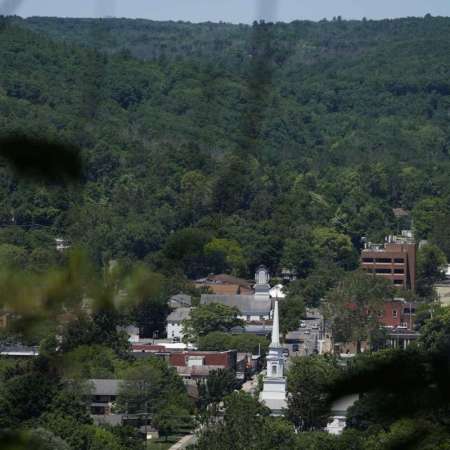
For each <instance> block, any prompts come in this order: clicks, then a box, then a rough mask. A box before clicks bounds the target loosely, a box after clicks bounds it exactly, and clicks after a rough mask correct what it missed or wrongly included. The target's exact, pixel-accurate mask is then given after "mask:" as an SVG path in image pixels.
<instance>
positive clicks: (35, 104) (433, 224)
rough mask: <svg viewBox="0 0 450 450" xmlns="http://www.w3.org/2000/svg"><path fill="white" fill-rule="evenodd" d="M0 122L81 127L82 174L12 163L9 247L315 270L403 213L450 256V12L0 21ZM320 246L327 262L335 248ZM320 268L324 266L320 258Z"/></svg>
mask: <svg viewBox="0 0 450 450" xmlns="http://www.w3.org/2000/svg"><path fill="white" fill-rule="evenodd" d="M0 32H1V37H2V38H1V40H0V73H1V76H0V111H1V115H0V134H1V135H2V136H8V135H11V134H13V133H22V134H25V135H26V136H31V137H35V138H36V137H38V138H47V139H50V140H52V141H55V142H63V143H70V144H72V145H75V146H76V147H77V148H79V149H80V150H81V154H82V158H83V162H84V171H83V177H82V180H81V181H80V183H78V184H76V185H69V186H66V185H61V184H59V183H53V184H48V183H47V184H42V183H41V184H39V183H36V182H34V181H33V180H27V181H18V178H17V177H16V176H15V175H14V174H13V173H12V172H11V171H10V169H9V168H8V167H7V166H6V165H5V164H3V165H2V167H1V172H2V173H1V175H2V176H1V181H0V183H1V188H0V196H1V197H0V198H1V211H0V225H1V229H0V241H1V243H2V244H3V245H1V246H0V257H2V258H3V259H4V260H8V261H15V262H17V263H18V264H21V265H23V266H25V267H27V266H28V267H33V268H37V267H43V268H44V267H45V266H46V265H48V264H52V263H54V262H55V261H57V258H58V256H57V254H56V252H55V250H54V238H56V237H62V238H65V239H68V240H70V242H72V243H74V244H81V245H84V246H85V247H86V248H87V249H89V251H90V252H91V254H92V257H93V258H94V260H95V261H96V262H97V263H98V264H99V265H101V264H105V263H106V262H107V261H108V260H110V259H123V260H125V261H133V260H145V261H146V262H147V263H148V264H150V265H151V266H153V267H154V268H156V269H157V270H159V271H162V272H166V273H167V272H168V273H173V272H174V271H177V270H178V271H179V272H180V273H184V274H185V275H187V276H189V277H197V276H201V275H205V274H207V273H209V272H212V271H229V272H234V273H237V274H240V275H244V276H245V275H247V276H248V275H249V274H251V272H252V270H253V269H254V267H255V266H256V265H258V264H261V263H264V264H266V265H267V266H269V268H270V269H271V270H272V271H273V272H275V271H277V270H279V269H280V268H281V266H286V267H291V268H295V269H297V271H298V272H300V274H301V275H302V276H307V275H308V274H310V273H311V272H313V271H314V270H315V269H317V270H319V269H320V268H321V267H323V265H324V264H326V265H327V264H328V265H329V264H333V265H334V266H336V265H337V266H340V267H342V268H344V269H348V268H354V267H355V265H356V264H357V250H358V248H359V246H360V245H361V244H360V242H361V241H360V240H361V237H362V236H366V237H368V238H369V239H371V240H375V241H376V240H382V239H383V237H384V235H386V234H387V233H389V232H396V231H398V230H399V229H401V228H402V227H405V226H409V225H410V223H409V221H408V220H406V221H405V220H403V221H399V220H397V219H396V218H395V217H394V215H393V213H392V208H398V207H402V208H405V209H407V210H409V211H412V217H413V218H414V224H415V228H416V232H417V235H418V237H419V238H428V239H430V240H431V241H433V242H435V243H436V244H438V245H439V246H440V247H441V248H442V250H444V252H445V253H446V254H447V256H450V232H449V229H448V226H447V224H448V220H449V218H450V170H449V169H450V163H449V144H450V142H449V132H450V121H449V114H450V81H449V79H448V73H449V69H450V19H447V18H433V17H425V18H424V19H401V20H385V21H342V20H335V21H331V22H327V21H323V22H320V23H313V22H300V21H296V22H292V23H290V24H283V23H279V24H270V23H255V24H254V25H253V26H246V25H230V24H212V23H205V24H198V25H193V24H189V23H170V22H167V23H165V22H162V23H158V22H151V21H145V20H126V19H104V20H75V19H53V18H31V19H28V20H23V19H20V18H17V17H14V18H3V19H1V28H0ZM324 260H326V261H324ZM326 267H328V266H326Z"/></svg>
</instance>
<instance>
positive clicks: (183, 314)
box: [167, 308, 191, 322]
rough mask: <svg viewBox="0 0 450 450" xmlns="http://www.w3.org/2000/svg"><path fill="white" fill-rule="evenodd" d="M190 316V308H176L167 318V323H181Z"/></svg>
mask: <svg viewBox="0 0 450 450" xmlns="http://www.w3.org/2000/svg"><path fill="white" fill-rule="evenodd" d="M190 314H191V308H177V309H175V310H174V311H172V312H171V313H170V314H169V315H168V316H167V322H182V321H183V320H185V319H187V318H188V317H189V315H190Z"/></svg>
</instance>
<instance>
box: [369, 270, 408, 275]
mask: <svg viewBox="0 0 450 450" xmlns="http://www.w3.org/2000/svg"><path fill="white" fill-rule="evenodd" d="M367 272H369V273H389V274H392V273H393V274H398V275H402V274H404V273H405V270H404V269H394V270H391V269H367Z"/></svg>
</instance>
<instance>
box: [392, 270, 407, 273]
mask: <svg viewBox="0 0 450 450" xmlns="http://www.w3.org/2000/svg"><path fill="white" fill-rule="evenodd" d="M394 273H405V271H404V270H403V269H394Z"/></svg>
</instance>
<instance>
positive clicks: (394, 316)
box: [392, 309, 397, 319]
mask: <svg viewBox="0 0 450 450" xmlns="http://www.w3.org/2000/svg"><path fill="white" fill-rule="evenodd" d="M392 317H393V318H394V319H396V318H397V310H396V309H393V310H392Z"/></svg>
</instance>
